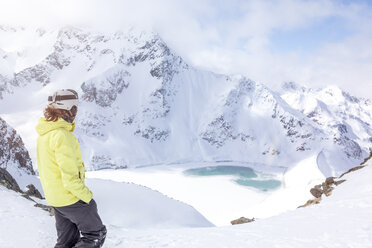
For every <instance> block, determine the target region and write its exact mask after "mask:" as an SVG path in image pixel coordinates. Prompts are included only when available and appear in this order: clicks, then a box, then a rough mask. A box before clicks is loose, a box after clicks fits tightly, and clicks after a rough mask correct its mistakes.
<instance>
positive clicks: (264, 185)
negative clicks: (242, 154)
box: [183, 165, 282, 191]
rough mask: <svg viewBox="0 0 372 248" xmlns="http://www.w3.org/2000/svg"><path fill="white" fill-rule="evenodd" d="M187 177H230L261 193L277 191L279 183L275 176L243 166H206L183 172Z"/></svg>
mask: <svg viewBox="0 0 372 248" xmlns="http://www.w3.org/2000/svg"><path fill="white" fill-rule="evenodd" d="M183 173H184V174H185V175H187V176H200V177H211V176H231V177H233V178H232V179H231V180H233V181H234V182H235V183H237V184H239V185H241V186H247V187H252V188H255V189H258V190H261V191H269V190H275V189H278V188H279V187H280V186H281V184H282V183H281V181H280V180H277V179H273V178H274V177H275V176H274V175H270V174H267V173H260V172H257V171H254V170H253V169H251V168H249V167H244V166H231V165H225V166H208V167H201V168H194V169H188V170H185V171H184V172H183Z"/></svg>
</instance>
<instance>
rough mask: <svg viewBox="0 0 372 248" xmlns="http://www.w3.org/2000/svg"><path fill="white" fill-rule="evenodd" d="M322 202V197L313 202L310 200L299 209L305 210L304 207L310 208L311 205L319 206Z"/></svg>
mask: <svg viewBox="0 0 372 248" xmlns="http://www.w3.org/2000/svg"><path fill="white" fill-rule="evenodd" d="M321 200H322V198H321V197H318V198H315V199H312V200H308V201H307V202H306V203H305V204H304V205H302V206H299V207H298V208H304V207H308V206H310V205H314V204H319V203H320V201H321Z"/></svg>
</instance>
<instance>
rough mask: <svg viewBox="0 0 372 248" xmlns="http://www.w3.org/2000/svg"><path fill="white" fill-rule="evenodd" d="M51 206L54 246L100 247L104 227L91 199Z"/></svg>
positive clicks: (56, 247) (104, 233)
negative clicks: (53, 220) (53, 218)
mask: <svg viewBox="0 0 372 248" xmlns="http://www.w3.org/2000/svg"><path fill="white" fill-rule="evenodd" d="M53 208H54V213H55V214H54V216H55V218H56V228H57V236H58V237H57V244H56V245H55V246H54V247H55V248H71V247H73V248H99V247H102V245H103V243H104V241H105V238H106V227H105V226H104V225H103V224H102V221H101V218H100V217H99V215H98V210H97V204H96V202H95V201H94V200H93V199H92V200H91V201H90V202H89V204H87V203H85V202H83V201H81V200H80V201H78V202H76V203H74V204H72V205H69V206H65V207H53ZM80 233H81V236H82V237H80Z"/></svg>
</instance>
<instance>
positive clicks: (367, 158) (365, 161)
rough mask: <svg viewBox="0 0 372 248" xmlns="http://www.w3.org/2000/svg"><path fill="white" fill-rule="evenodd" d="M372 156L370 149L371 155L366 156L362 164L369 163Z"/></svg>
mask: <svg viewBox="0 0 372 248" xmlns="http://www.w3.org/2000/svg"><path fill="white" fill-rule="evenodd" d="M371 158H372V151H370V153H369V156H368V157H366V158H365V159H364V161H363V162H362V163H360V165H364V164H365V163H367V161H368V160H370V159H371Z"/></svg>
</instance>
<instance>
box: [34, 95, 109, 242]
mask: <svg viewBox="0 0 372 248" xmlns="http://www.w3.org/2000/svg"><path fill="white" fill-rule="evenodd" d="M48 101H49V104H48V106H47V107H46V108H45V110H44V116H45V118H40V120H39V124H38V125H37V127H36V130H37V132H38V134H39V137H38V140H37V165H38V170H39V176H40V181H41V184H42V187H43V190H44V194H45V199H46V201H47V202H48V204H49V205H50V206H52V207H53V208H54V212H55V219H56V228H57V236H58V238H57V244H56V245H55V248H62V247H63V248H70V247H84V248H85V247H92V248H93V247H94V248H95V247H102V245H103V243H104V241H105V237H106V227H105V226H104V225H103V224H102V221H101V218H100V217H99V215H98V211H97V204H96V202H95V201H94V200H93V199H92V196H93V194H92V192H91V191H90V190H89V189H88V187H87V186H85V183H84V179H85V169H84V163H83V161H82V155H81V151H80V146H79V143H78V141H77V139H76V137H75V136H74V135H73V133H72V132H73V131H74V128H75V123H74V122H73V121H74V119H75V117H76V114H77V106H78V94H77V93H76V91H74V90H70V89H67V90H58V91H57V92H55V93H54V94H53V96H49V99H48ZM80 234H81V236H82V237H80Z"/></svg>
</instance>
